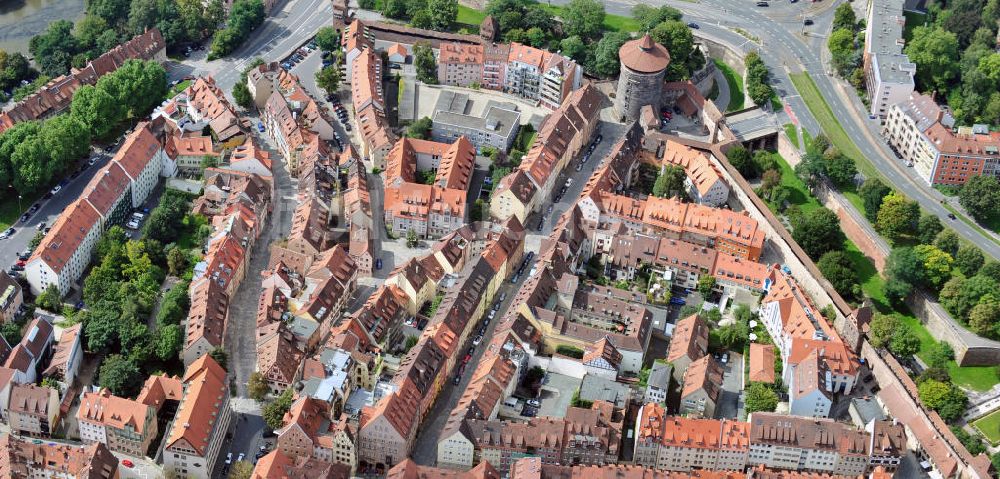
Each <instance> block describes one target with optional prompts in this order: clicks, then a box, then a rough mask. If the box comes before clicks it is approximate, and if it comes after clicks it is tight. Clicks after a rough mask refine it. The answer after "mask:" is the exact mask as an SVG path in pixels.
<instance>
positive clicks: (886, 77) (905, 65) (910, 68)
mask: <svg viewBox="0 0 1000 479" xmlns="http://www.w3.org/2000/svg"><path fill="white" fill-rule="evenodd" d="M904 3H905V2H904V1H903V0H885V1H871V2H868V11H867V15H866V19H867V23H866V24H865V25H866V26H865V50H864V55H863V60H864V71H865V84H866V86H867V90H868V101H869V108H870V110H869V111H870V112H871V114H873V115H876V116H878V117H879V118H885V116H886V114H887V112H888V111H889V107H891V106H892V105H894V104H896V103H899V102H903V101H906V99H907V98H909V96H910V94H911V93H913V87H914V83H913V75H914V74H916V72H917V65H916V64H915V63H913V62H911V61H910V58H909V57H908V56H906V55H905V54H904V53H903V47H904V46H905V44H904V40H903V27H904V26H905V24H906V17H904V16H903V5H904Z"/></svg>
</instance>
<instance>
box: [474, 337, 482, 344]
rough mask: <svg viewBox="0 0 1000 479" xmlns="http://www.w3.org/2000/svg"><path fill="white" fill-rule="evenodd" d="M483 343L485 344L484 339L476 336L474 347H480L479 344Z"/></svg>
mask: <svg viewBox="0 0 1000 479" xmlns="http://www.w3.org/2000/svg"><path fill="white" fill-rule="evenodd" d="M481 342H483V337H482V336H476V339H473V340H472V345H473V346H479V343H481Z"/></svg>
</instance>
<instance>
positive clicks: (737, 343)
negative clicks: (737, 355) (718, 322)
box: [709, 322, 750, 351]
mask: <svg viewBox="0 0 1000 479" xmlns="http://www.w3.org/2000/svg"><path fill="white" fill-rule="evenodd" d="M710 336H711V337H710V338H709V342H711V343H714V344H718V346H719V347H721V348H722V349H727V350H733V351H736V350H740V349H743V345H745V344H746V342H747V341H748V340H749V336H750V329H749V327H748V326H747V325H746V324H744V323H741V322H735V323H730V324H727V325H725V326H722V327H719V328H715V329H713V330H712V331H711V333H710ZM713 340H714V341H713Z"/></svg>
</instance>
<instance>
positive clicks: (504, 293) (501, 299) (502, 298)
mask: <svg viewBox="0 0 1000 479" xmlns="http://www.w3.org/2000/svg"><path fill="white" fill-rule="evenodd" d="M505 299H507V292H506V291H504V292H502V293H500V301H503V300H505Z"/></svg>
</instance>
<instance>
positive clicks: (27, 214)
mask: <svg viewBox="0 0 1000 479" xmlns="http://www.w3.org/2000/svg"><path fill="white" fill-rule="evenodd" d="M30 219H31V214H30V213H25V214H23V215H21V222H22V223H26V222H27V221H28V220H30Z"/></svg>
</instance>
